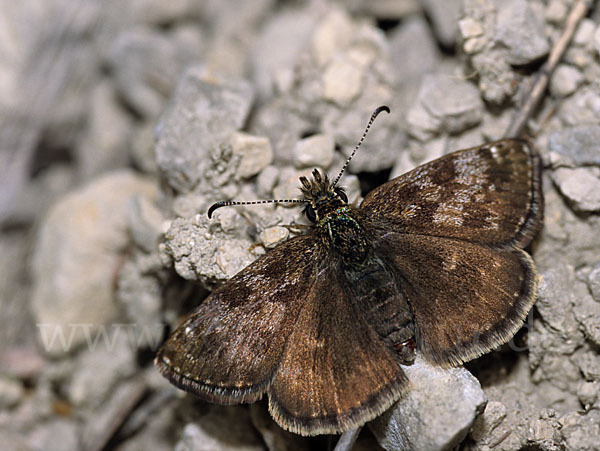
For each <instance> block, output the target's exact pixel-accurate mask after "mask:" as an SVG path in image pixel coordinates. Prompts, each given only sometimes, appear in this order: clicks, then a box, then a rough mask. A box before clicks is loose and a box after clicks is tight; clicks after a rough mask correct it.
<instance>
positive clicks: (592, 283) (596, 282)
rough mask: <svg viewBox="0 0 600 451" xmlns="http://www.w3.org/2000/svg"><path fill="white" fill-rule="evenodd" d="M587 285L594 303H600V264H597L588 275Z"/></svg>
mask: <svg viewBox="0 0 600 451" xmlns="http://www.w3.org/2000/svg"><path fill="white" fill-rule="evenodd" d="M587 284H588V287H589V289H590V292H591V293H592V297H593V298H594V301H596V302H600V262H598V263H596V264H595V265H594V266H593V267H592V270H591V271H590V273H589V274H588V278H587Z"/></svg>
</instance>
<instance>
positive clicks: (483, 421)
mask: <svg viewBox="0 0 600 451" xmlns="http://www.w3.org/2000/svg"><path fill="white" fill-rule="evenodd" d="M506 416H507V409H506V406H505V405H504V404H502V403H501V402H498V401H490V402H488V403H487V405H486V406H485V410H484V411H483V413H482V414H481V415H480V416H478V417H477V418H476V419H475V422H474V423H473V427H472V428H471V431H470V433H469V435H470V436H471V438H472V439H473V440H474V441H475V442H481V441H483V440H484V438H485V437H487V436H490V435H491V434H492V433H493V431H494V430H495V429H496V428H497V427H498V426H499V425H500V424H501V423H502V422H503V421H504V419H505V418H506Z"/></svg>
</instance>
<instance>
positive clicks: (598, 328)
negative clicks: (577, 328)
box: [573, 292, 600, 346]
mask: <svg viewBox="0 0 600 451" xmlns="http://www.w3.org/2000/svg"><path fill="white" fill-rule="evenodd" d="M573 313H574V314H575V319H577V321H579V323H580V324H581V327H582V328H583V332H584V334H585V336H586V338H587V339H588V340H589V341H591V342H592V343H594V345H596V346H600V302H596V301H594V298H593V297H592V296H591V295H590V294H589V293H587V292H586V293H584V294H582V295H579V296H577V300H576V303H575V305H574V307H573Z"/></svg>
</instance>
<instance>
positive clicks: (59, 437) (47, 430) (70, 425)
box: [27, 418, 80, 451]
mask: <svg viewBox="0 0 600 451" xmlns="http://www.w3.org/2000/svg"><path fill="white" fill-rule="evenodd" d="M27 436H28V443H29V446H30V448H29V449H43V450H47V451H65V450H68V449H79V447H80V443H79V431H78V428H77V426H76V423H75V422H74V421H72V420H68V419H63V418H55V419H51V420H49V421H47V422H45V423H40V424H39V425H38V426H37V427H36V428H35V429H34V430H33V431H30V432H29V433H28V434H27Z"/></svg>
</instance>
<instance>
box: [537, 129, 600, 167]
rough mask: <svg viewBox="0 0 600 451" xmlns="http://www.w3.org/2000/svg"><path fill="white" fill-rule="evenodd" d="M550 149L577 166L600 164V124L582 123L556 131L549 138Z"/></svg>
mask: <svg viewBox="0 0 600 451" xmlns="http://www.w3.org/2000/svg"><path fill="white" fill-rule="evenodd" d="M548 150H549V151H550V152H556V153H558V154H559V155H561V156H563V157H566V158H568V162H570V163H572V164H573V165H575V166H592V165H593V166H600V126H599V125H580V126H576V127H568V128H565V129H563V130H560V131H557V132H554V133H552V134H551V135H550V137H549V139H548Z"/></svg>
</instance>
